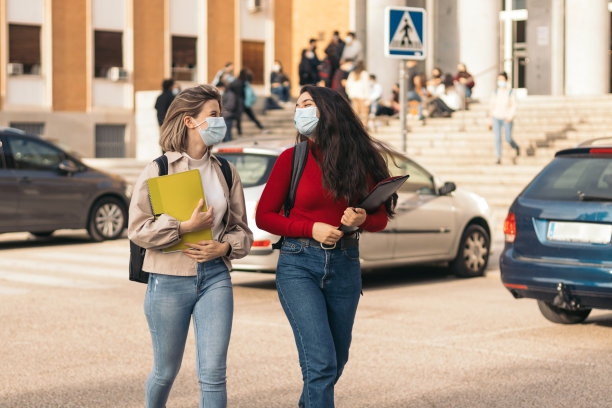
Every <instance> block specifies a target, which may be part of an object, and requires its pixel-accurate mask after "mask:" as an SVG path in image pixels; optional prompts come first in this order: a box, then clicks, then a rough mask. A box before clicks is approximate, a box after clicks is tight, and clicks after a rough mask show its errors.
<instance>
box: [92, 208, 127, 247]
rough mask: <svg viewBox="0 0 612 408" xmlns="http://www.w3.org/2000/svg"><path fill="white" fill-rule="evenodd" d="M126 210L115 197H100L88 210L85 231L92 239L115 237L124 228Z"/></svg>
mask: <svg viewBox="0 0 612 408" xmlns="http://www.w3.org/2000/svg"><path fill="white" fill-rule="evenodd" d="M126 219H127V211H126V209H125V205H124V204H123V203H122V202H121V201H120V200H119V199H117V198H115V197H102V198H100V199H99V200H98V201H96V202H95V203H94V205H93V206H92V207H91V211H90V212H89V222H88V224H87V232H89V235H90V236H91V239H92V240H94V241H97V242H99V241H104V240H108V239H116V238H119V237H120V236H121V234H122V233H123V229H124V228H125V221H126Z"/></svg>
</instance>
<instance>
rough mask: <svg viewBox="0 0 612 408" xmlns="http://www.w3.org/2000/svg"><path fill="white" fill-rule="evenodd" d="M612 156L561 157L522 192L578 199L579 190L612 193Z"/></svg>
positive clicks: (543, 197)
mask: <svg viewBox="0 0 612 408" xmlns="http://www.w3.org/2000/svg"><path fill="white" fill-rule="evenodd" d="M610 187H612V160H610V159H603V158H592V157H588V156H585V157H576V156H574V157H558V158H556V159H555V160H554V161H553V162H552V163H551V164H549V165H548V167H546V168H545V169H544V170H543V171H542V172H541V173H540V174H539V175H538V176H537V177H536V178H535V180H533V182H532V183H531V184H530V185H529V186H528V187H527V189H526V190H525V192H524V193H523V196H524V197H525V198H530V199H535V200H560V201H578V200H579V197H578V192H579V191H580V192H581V193H583V194H586V195H591V196H596V197H611V196H612V193H611V191H612V190H611V189H610Z"/></svg>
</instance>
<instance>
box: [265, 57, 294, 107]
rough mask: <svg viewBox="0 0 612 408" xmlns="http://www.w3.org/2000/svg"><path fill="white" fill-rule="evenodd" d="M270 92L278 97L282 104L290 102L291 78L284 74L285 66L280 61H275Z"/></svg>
mask: <svg viewBox="0 0 612 408" xmlns="http://www.w3.org/2000/svg"><path fill="white" fill-rule="evenodd" d="M270 87H271V89H270V92H272V94H273V95H276V96H277V97H278V100H279V101H281V102H288V101H289V90H290V89H291V83H290V82H289V77H288V76H287V75H286V74H285V73H284V72H283V66H282V64H281V62H280V61H279V60H275V61H274V66H273V67H272V73H271V74H270Z"/></svg>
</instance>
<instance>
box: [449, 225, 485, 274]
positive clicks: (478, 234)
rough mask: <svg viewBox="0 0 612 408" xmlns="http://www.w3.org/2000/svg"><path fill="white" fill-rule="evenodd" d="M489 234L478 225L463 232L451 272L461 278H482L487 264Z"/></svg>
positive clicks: (471, 226) (469, 226) (470, 226)
mask: <svg viewBox="0 0 612 408" xmlns="http://www.w3.org/2000/svg"><path fill="white" fill-rule="evenodd" d="M489 242H490V238H489V234H488V233H487V231H485V229H484V228H482V227H481V226H480V225H476V224H472V225H468V227H467V228H466V229H465V231H464V232H463V235H462V236H461V242H460V244H459V250H458V251H457V257H456V258H455V259H454V260H453V261H452V262H451V265H450V266H451V270H452V271H453V273H454V274H455V275H456V276H458V277H461V278H471V277H475V276H483V275H484V274H485V269H486V267H487V263H488V262H489Z"/></svg>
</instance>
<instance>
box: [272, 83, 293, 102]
mask: <svg viewBox="0 0 612 408" xmlns="http://www.w3.org/2000/svg"><path fill="white" fill-rule="evenodd" d="M270 92H271V93H272V94H273V95H276V96H278V100H279V101H281V102H287V101H288V100H289V87H288V86H285V85H280V86H277V87H276V88H271V89H270Z"/></svg>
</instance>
